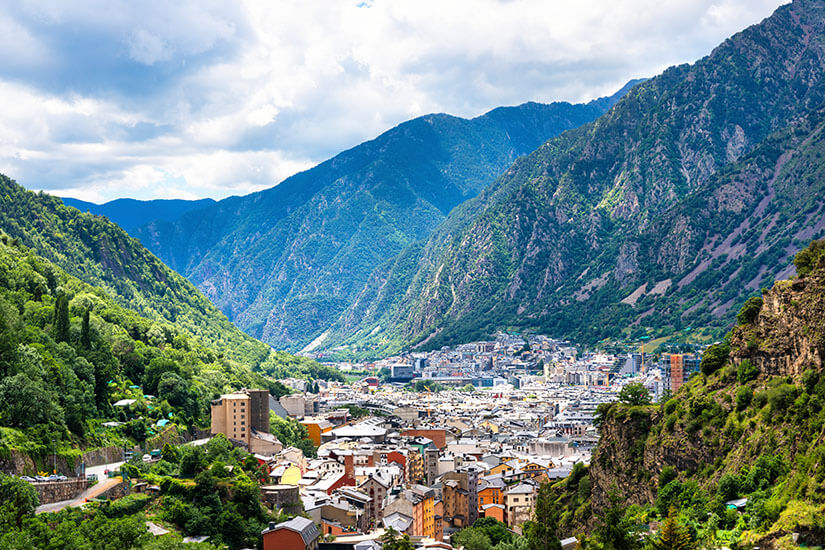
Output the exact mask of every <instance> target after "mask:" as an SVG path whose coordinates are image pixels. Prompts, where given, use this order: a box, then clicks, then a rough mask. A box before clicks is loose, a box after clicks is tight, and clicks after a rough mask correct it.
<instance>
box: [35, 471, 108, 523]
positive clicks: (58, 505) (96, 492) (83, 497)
mask: <svg viewBox="0 0 825 550" xmlns="http://www.w3.org/2000/svg"><path fill="white" fill-rule="evenodd" d="M121 464H123V462H113V463H111V464H102V465H100V466H91V467H87V468H86V475H89V474H97V478H98V480H99V481H98V482H97V483H96V484H95V485H93V486H92V487H89V488H88V489H86V490H85V491H83V492H82V493H80V495H78V496H77V498H75V499H72V500H62V501H60V502H53V503H51V504H43V505H42V506H38V507H37V513H38V514H42V513H44V512H58V511H60V510H62V509H63V508H66V507H67V506H83V504H85V503H86V501H87V500H91V499H93V498H95V497H97V496H100V495H101V494H102V493H104V492H106V491H107V490H109V489H111V488H112V487H114V486H115V485H117V484H118V483H120V478H119V477H115V478H111V479H109V478H107V477H106V474H105V473H104V472H105V471H106V470H117V469H118V468H120V465H121Z"/></svg>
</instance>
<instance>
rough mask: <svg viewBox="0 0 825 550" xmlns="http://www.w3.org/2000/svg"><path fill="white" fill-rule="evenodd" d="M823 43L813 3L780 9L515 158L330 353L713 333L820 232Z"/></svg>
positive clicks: (378, 283) (365, 302) (365, 293)
mask: <svg viewBox="0 0 825 550" xmlns="http://www.w3.org/2000/svg"><path fill="white" fill-rule="evenodd" d="M824 31H825V6H823V4H822V3H821V2H815V1H811V0H799V1H796V2H794V3H793V4H791V5H786V6H782V7H780V8H779V9H778V10H777V11H776V12H775V14H774V15H773V16H771V17H770V18H768V19H766V20H765V21H763V22H762V23H760V24H758V25H755V26H753V27H751V28H749V29H746V30H745V31H743V32H741V33H739V34H737V35H735V36H733V37H732V38H730V39H728V40H727V41H725V42H724V43H723V44H721V45H720V46H719V47H717V48H716V49H715V50H714V51H713V52H712V53H711V54H710V55H709V56H707V57H705V58H703V59H701V60H699V61H698V62H696V63H695V64H694V65H682V66H678V67H672V68H670V69H668V70H667V71H665V72H664V73H663V74H661V75H660V76H658V77H655V78H652V79H650V80H648V81H646V82H644V83H642V84H640V85H638V86H636V87H635V88H634V89H632V90H631V91H630V92H629V93H628V94H627V95H626V96H625V97H624V98H623V99H622V100H621V101H619V103H618V104H617V105H616V106H615V107H614V108H613V109H612V110H611V111H609V112H608V113H607V114H605V115H604V116H602V117H601V118H599V119H598V120H596V121H595V122H593V123H591V124H587V125H585V126H582V127H581V128H578V129H575V130H571V131H568V132H566V133H564V134H562V135H561V136H559V137H557V138H555V139H552V140H550V141H549V142H547V143H546V144H544V145H543V146H542V147H540V148H539V149H538V150H536V151H535V152H534V153H532V154H531V155H529V156H527V157H525V158H522V159H519V160H518V161H517V162H516V163H515V164H513V166H512V167H511V168H510V169H509V170H508V171H507V172H506V173H505V174H504V175H503V176H502V177H501V178H500V179H499V180H498V181H497V182H496V183H495V184H493V185H492V186H490V187H489V188H488V189H486V190H485V191H484V192H482V193H481V194H480V195H479V196H478V197H477V198H475V199H473V200H470V201H468V202H467V203H465V204H462V205H461V206H460V207H458V208H456V209H455V210H454V211H453V212H452V213H451V214H450V216H448V218H447V219H446V220H445V222H443V223H442V224H441V225H440V226H439V227H438V228H437V229H436V230H435V231H434V232H433V233H432V235H431V236H430V237H429V238H428V239H426V240H425V241H424V242H421V243H417V244H415V245H413V246H412V247H411V248H409V249H407V250H405V251H404V252H402V253H401V254H400V255H399V256H397V257H396V258H394V259H392V260H390V261H389V262H388V263H386V264H385V265H384V266H382V267H381V268H379V269H378V270H376V272H374V273H373V275H372V277H371V279H370V281H369V282H368V284H367V285H366V286H365V288H364V289H362V291H361V292H360V293H359V295H358V297H357V298H356V299H355V300H354V302H353V304H354V305H353V306H352V307H351V308H349V309H348V311H346V312H345V313H344V314H343V315H342V316H341V318H340V320H339V321H338V322H337V323H335V324H334V325H333V327H332V329H331V330H330V337H329V338H328V340H327V342H326V344H325V345H326V346H329V347H335V346H342V345H343V346H344V347H343V348H339V351H340V350H341V349H343V351H344V352H349V353H361V354H370V353H372V354H376V353H377V354H381V353H386V352H389V351H395V350H398V349H399V348H402V347H404V346H408V345H410V344H418V346H420V347H428V348H435V347H439V346H441V345H444V344H445V343H450V342H456V341H468V340H470V339H475V338H479V337H485V336H487V335H488V334H490V333H491V332H493V331H496V330H499V329H506V328H515V329H530V330H536V331H541V332H545V333H551V334H554V335H557V336H560V337H571V338H573V339H576V340H577V341H581V342H595V341H598V340H600V339H602V338H605V337H608V336H613V337H615V336H622V335H625V336H627V335H632V336H640V335H643V334H648V333H650V334H656V333H669V332H672V331H675V330H681V329H685V328H688V327H711V328H714V329H715V330H716V331H717V333H718V334H720V335H721V334H722V333H723V332H724V330H725V329H726V328H727V327H728V326H730V324H731V322H732V320H733V316H734V314H735V312H736V311H737V310H738V308H739V307H740V306H741V305H742V304H743V303H744V301H745V300H746V299H747V297H748V296H749V295H752V294H754V293H758V291H759V289H760V288H761V287H763V286H766V285H769V284H770V283H771V282H772V281H773V280H774V279H775V278H777V277H779V278H781V277H783V276H787V275H788V274H789V273H792V270H793V268H792V266H791V258H792V257H793V254H794V253H795V252H796V251H798V250H799V249H800V248H801V247H802V246H804V243H806V242H808V241H809V240H810V239H812V238H817V237H820V236H822V235H823V234H825V222H823V219H825V217H823V214H824V213H825V211H824V210H823V208H824V207H825V202H824V201H823V197H825V188H823V185H825V183H823V182H825V179H823V177H822V174H821V166H822V163H821V160H820V159H821V155H822V154H825V151H823V150H822V144H821V138H820V135H821V129H822V125H821V123H822V112H821V111H822V108H823V107H824V106H825V102H824V100H825V47H824V46H825V44H824V43H823V36H825V33H824Z"/></svg>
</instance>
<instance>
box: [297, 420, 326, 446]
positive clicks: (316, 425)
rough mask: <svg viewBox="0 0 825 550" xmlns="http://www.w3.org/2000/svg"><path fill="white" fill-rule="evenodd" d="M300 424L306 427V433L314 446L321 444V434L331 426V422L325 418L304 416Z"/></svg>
mask: <svg viewBox="0 0 825 550" xmlns="http://www.w3.org/2000/svg"><path fill="white" fill-rule="evenodd" d="M301 425H302V426H304V427H305V428H306V429H307V434H308V435H309V438H310V439H311V440H312V442H313V443H315V446H316V447H320V446H321V435H322V434H325V433H327V432H328V431H330V430H332V428H333V426H332V422H330V421H328V420H327V419H326V418H304V419H303V420H302V421H301Z"/></svg>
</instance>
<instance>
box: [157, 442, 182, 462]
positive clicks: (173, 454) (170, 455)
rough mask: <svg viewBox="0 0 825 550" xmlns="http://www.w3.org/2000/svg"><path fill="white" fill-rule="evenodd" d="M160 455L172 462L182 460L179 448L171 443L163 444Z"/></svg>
mask: <svg viewBox="0 0 825 550" xmlns="http://www.w3.org/2000/svg"><path fill="white" fill-rule="evenodd" d="M160 456H161V457H162V458H163V460H165V461H167V462H171V463H172V464H177V463H178V461H179V460H180V453H178V449H177V448H176V447H175V446H174V445H171V444H169V443H164V444H163V449H161V451H160Z"/></svg>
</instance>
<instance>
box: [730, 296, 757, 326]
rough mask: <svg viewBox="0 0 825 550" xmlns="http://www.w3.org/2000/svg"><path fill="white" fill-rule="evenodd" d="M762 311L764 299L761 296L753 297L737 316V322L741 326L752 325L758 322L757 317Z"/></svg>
mask: <svg viewBox="0 0 825 550" xmlns="http://www.w3.org/2000/svg"><path fill="white" fill-rule="evenodd" d="M761 309H762V298H761V297H759V296H751V297H750V298H748V301H747V302H745V305H743V306H742V309H741V310H739V313H738V314H737V315H736V322H737V323H739V324H740V325H750V324H752V323H753V322H754V321H756V316H757V315H759V311H760V310H761Z"/></svg>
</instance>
